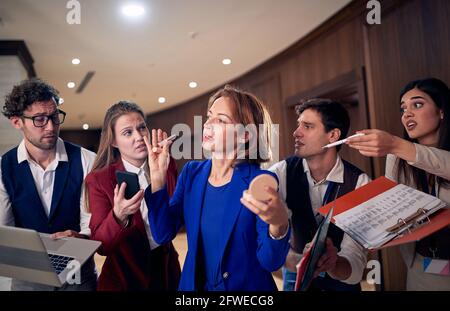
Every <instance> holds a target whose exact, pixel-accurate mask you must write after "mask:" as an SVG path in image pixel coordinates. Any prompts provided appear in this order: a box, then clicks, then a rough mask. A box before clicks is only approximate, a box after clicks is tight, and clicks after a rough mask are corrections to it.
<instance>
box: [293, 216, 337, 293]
mask: <svg viewBox="0 0 450 311" xmlns="http://www.w3.org/2000/svg"><path fill="white" fill-rule="evenodd" d="M332 215H333V208H331V209H330V210H329V211H328V214H327V215H326V217H325V218H324V219H323V220H322V222H321V223H320V226H319V228H318V229H317V232H316V234H315V236H314V238H313V241H312V247H311V248H310V249H309V250H308V251H307V252H306V254H305V255H304V256H303V258H302V259H301V261H300V263H299V265H298V268H297V278H296V281H295V291H306V290H307V289H308V287H309V285H310V284H311V282H312V280H313V278H314V271H315V270H316V266H317V262H318V261H319V259H320V257H321V256H322V255H323V253H324V252H325V248H326V239H327V236H328V227H329V226H330V220H331V216H332Z"/></svg>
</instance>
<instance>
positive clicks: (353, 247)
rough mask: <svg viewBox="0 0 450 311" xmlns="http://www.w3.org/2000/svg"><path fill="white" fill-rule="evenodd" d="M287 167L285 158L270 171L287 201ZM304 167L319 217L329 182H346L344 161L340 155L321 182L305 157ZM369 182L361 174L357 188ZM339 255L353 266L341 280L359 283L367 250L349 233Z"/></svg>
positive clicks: (367, 178)
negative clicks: (314, 177)
mask: <svg viewBox="0 0 450 311" xmlns="http://www.w3.org/2000/svg"><path fill="white" fill-rule="evenodd" d="M286 169H287V162H286V161H284V160H283V161H281V162H278V163H275V164H274V165H273V166H272V167H271V168H269V170H270V171H272V172H274V173H275V174H277V176H278V179H279V193H280V196H281V198H282V199H283V200H284V201H286V191H287V187H286V183H287V181H286V176H287V174H286ZM303 169H304V172H305V173H306V177H307V179H308V184H309V197H310V199H311V207H312V209H313V213H314V215H316V217H317V215H318V214H319V212H318V209H319V208H320V207H321V206H322V203H323V199H324V196H325V193H326V191H327V187H328V184H329V182H336V183H343V182H344V163H343V162H342V160H341V158H340V157H339V156H338V157H337V159H336V164H335V165H334V166H333V168H332V169H331V171H330V172H329V173H328V176H327V177H326V178H325V179H324V180H322V181H319V182H316V181H315V180H314V179H313V178H312V176H311V173H310V170H309V167H308V163H307V162H306V160H305V159H303ZM369 182H370V177H369V176H367V175H366V174H361V175H360V176H359V177H358V181H357V183H356V188H359V187H361V186H363V185H365V184H367V183H369ZM338 255H339V256H341V257H344V258H346V259H347V260H348V262H349V263H350V265H351V267H352V273H351V274H350V276H349V277H348V278H347V279H345V280H340V281H342V282H344V283H347V284H357V283H359V282H360V281H361V278H362V274H363V271H364V268H365V267H366V262H367V251H366V250H365V249H364V248H363V247H362V246H361V245H359V244H358V243H357V242H355V241H354V240H353V239H352V238H351V237H350V236H349V235H347V234H344V237H343V239H342V242H341V250H340V252H339V253H338ZM329 275H330V276H331V277H332V278H334V276H333V275H331V274H329Z"/></svg>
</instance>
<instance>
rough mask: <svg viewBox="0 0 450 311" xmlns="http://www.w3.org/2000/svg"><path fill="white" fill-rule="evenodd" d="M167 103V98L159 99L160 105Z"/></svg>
mask: <svg viewBox="0 0 450 311" xmlns="http://www.w3.org/2000/svg"><path fill="white" fill-rule="evenodd" d="M165 102H166V98H165V97H159V98H158V103H160V104H164V103H165Z"/></svg>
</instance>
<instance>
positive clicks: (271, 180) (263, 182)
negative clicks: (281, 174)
mask: <svg viewBox="0 0 450 311" xmlns="http://www.w3.org/2000/svg"><path fill="white" fill-rule="evenodd" d="M266 186H268V187H270V188H273V189H275V190H277V189H278V182H277V180H276V178H275V177H273V176H272V175H269V174H261V175H258V176H256V177H255V178H253V180H252V182H251V183H250V187H249V188H248V192H249V193H250V194H251V195H252V196H253V197H254V198H255V199H257V200H258V201H267V200H269V198H270V196H269V193H268V192H267V191H266V190H265V189H264V187H266Z"/></svg>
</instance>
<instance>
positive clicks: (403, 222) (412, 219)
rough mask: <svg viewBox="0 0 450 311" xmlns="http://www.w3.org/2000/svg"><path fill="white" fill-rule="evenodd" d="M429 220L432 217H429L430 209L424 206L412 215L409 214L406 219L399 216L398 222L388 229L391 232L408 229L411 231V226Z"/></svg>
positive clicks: (416, 225) (419, 224)
mask: <svg viewBox="0 0 450 311" xmlns="http://www.w3.org/2000/svg"><path fill="white" fill-rule="evenodd" d="M425 220H426V221H425ZM429 222H430V218H429V217H428V211H427V210H425V209H423V208H419V209H418V210H417V212H415V213H414V214H412V215H411V216H408V217H407V218H405V219H403V218H399V219H398V220H397V224H395V225H393V226H392V227H389V228H387V229H386V231H387V232H390V233H401V232H402V231H404V230H405V229H406V230H407V231H408V232H411V227H418V226H421V225H423V224H424V223H429Z"/></svg>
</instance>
